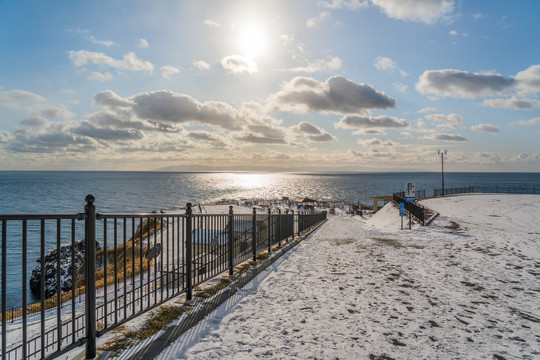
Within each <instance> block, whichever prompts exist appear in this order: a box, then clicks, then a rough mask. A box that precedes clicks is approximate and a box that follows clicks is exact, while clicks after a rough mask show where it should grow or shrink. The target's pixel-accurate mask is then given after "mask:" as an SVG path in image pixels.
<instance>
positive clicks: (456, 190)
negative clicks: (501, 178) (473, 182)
mask: <svg viewBox="0 0 540 360" xmlns="http://www.w3.org/2000/svg"><path fill="white" fill-rule="evenodd" d="M472 193H485V194H499V193H500V194H540V188H536V187H511V186H496V185H495V186H493V185H492V186H465V187H453V188H445V189H444V190H443V189H433V196H444V195H457V194H472Z"/></svg>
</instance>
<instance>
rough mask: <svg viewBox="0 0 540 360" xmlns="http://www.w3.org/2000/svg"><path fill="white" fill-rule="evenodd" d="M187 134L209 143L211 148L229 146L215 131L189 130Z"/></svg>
mask: <svg viewBox="0 0 540 360" xmlns="http://www.w3.org/2000/svg"><path fill="white" fill-rule="evenodd" d="M187 136H188V137H189V138H191V139H195V140H199V141H203V142H205V143H207V144H210V145H211V146H212V147H213V148H217V149H223V148H226V147H228V146H229V144H228V141H227V140H226V139H225V138H224V137H223V136H220V135H218V134H216V133H213V132H211V131H206V130H194V131H190V132H189V133H188V134H187Z"/></svg>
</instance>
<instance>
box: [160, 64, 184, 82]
mask: <svg viewBox="0 0 540 360" xmlns="http://www.w3.org/2000/svg"><path fill="white" fill-rule="evenodd" d="M159 70H161V76H162V77H163V78H164V79H167V80H169V79H170V78H171V76H173V75H176V74H180V69H178V68H176V67H174V66H171V65H164V66H162V67H160V68H159Z"/></svg>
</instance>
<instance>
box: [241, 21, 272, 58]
mask: <svg viewBox="0 0 540 360" xmlns="http://www.w3.org/2000/svg"><path fill="white" fill-rule="evenodd" d="M238 46H239V49H240V52H241V54H242V55H244V56H246V57H248V58H250V59H253V58H257V57H259V56H261V55H262V54H263V53H264V51H265V50H266V36H265V33H264V31H263V29H262V28H261V27H260V26H259V25H258V24H247V25H245V26H244V27H242V28H240V29H239V33H238Z"/></svg>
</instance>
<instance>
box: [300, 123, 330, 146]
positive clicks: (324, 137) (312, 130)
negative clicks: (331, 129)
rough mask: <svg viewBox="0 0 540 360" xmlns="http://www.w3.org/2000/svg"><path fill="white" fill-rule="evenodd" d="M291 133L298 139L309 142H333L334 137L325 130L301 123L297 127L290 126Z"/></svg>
mask: <svg viewBox="0 0 540 360" xmlns="http://www.w3.org/2000/svg"><path fill="white" fill-rule="evenodd" d="M291 131H292V132H293V133H294V134H295V135H296V136H297V137H299V138H305V139H307V140H308V141H310V142H327V141H334V140H336V137H335V136H333V135H332V134H330V133H328V132H327V131H326V130H324V129H321V128H320V127H317V126H315V125H313V124H312V123H310V122H307V121H302V122H300V123H299V124H298V125H295V126H292V127H291Z"/></svg>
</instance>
